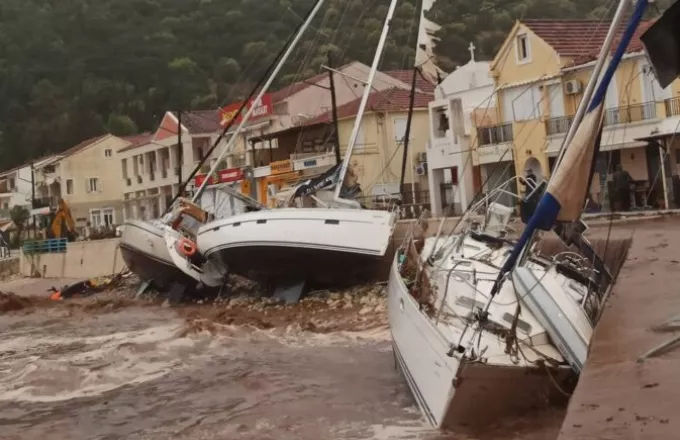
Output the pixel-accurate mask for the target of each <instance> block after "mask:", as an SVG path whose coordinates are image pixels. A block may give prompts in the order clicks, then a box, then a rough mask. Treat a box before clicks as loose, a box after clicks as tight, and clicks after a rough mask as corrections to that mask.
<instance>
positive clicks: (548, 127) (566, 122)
mask: <svg viewBox="0 0 680 440" xmlns="http://www.w3.org/2000/svg"><path fill="white" fill-rule="evenodd" d="M572 122H574V117H573V116H559V117H557V118H550V119H548V120H547V121H545V132H546V134H547V135H548V136H550V135H553V134H560V133H566V132H567V131H569V127H571V123H572Z"/></svg>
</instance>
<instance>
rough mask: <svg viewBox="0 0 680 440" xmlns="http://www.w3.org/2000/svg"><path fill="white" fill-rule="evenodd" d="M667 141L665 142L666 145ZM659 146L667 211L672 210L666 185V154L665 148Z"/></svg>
mask: <svg viewBox="0 0 680 440" xmlns="http://www.w3.org/2000/svg"><path fill="white" fill-rule="evenodd" d="M665 143H666V141H665V140H664V144H665ZM657 145H659V163H660V164H661V181H662V183H663V202H664V208H665V209H670V206H669V205H668V188H667V183H666V156H667V155H666V154H665V153H666V152H665V151H664V149H663V147H662V146H661V145H660V144H657Z"/></svg>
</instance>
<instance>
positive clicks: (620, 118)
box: [604, 102, 656, 125]
mask: <svg viewBox="0 0 680 440" xmlns="http://www.w3.org/2000/svg"><path fill="white" fill-rule="evenodd" d="M655 118H656V103H655V102H645V103H643V104H634V105H627V106H623V107H616V108H610V109H607V110H606V111H605V114H604V125H615V124H629V123H631V122H640V121H646V120H649V119H655Z"/></svg>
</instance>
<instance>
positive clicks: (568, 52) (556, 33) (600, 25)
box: [521, 19, 653, 64]
mask: <svg viewBox="0 0 680 440" xmlns="http://www.w3.org/2000/svg"><path fill="white" fill-rule="evenodd" d="M521 23H522V24H524V25H525V26H526V27H528V28H529V29H531V31H532V32H533V33H535V34H536V35H538V36H539V37H540V38H541V39H542V40H543V41H545V42H546V43H548V44H549V45H550V46H551V47H552V48H553V49H555V51H556V52H557V53H558V54H560V56H563V57H567V58H572V59H573V60H574V62H575V63H576V64H581V63H584V62H588V61H591V60H593V59H595V58H597V56H598V54H599V51H600V48H601V47H602V44H603V43H604V40H605V38H606V36H607V31H608V30H609V26H610V23H609V22H603V21H600V20H540V19H535V20H523V21H522V22H521ZM652 23H653V21H652V20H644V21H642V22H641V23H640V26H638V28H637V30H636V31H635V34H634V35H633V39H632V40H631V42H630V44H629V45H628V48H627V49H626V53H635V52H640V51H641V50H642V42H641V41H640V36H641V35H642V34H643V33H644V32H645V31H646V30H647V29H648V28H649V26H651V24H652ZM625 27H626V23H622V24H621V26H620V27H619V29H618V32H617V36H616V39H615V43H616V42H617V41H618V40H619V39H620V38H621V36H622V34H623V31H624V30H625Z"/></svg>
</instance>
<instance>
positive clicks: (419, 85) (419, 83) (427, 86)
mask: <svg viewBox="0 0 680 440" xmlns="http://www.w3.org/2000/svg"><path fill="white" fill-rule="evenodd" d="M383 73H385V74H387V75H389V76H391V77H392V78H394V79H398V80H399V81H401V82H403V83H406V84H407V85H408V86H409V88H410V87H411V81H412V80H413V70H388V71H386V72H383ZM416 75H417V76H416V89H419V90H420V91H421V92H423V93H432V94H434V89H435V87H436V86H435V85H434V84H432V83H431V82H429V81H426V80H425V79H424V78H423V77H422V76H421V75H418V74H416Z"/></svg>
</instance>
